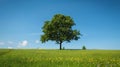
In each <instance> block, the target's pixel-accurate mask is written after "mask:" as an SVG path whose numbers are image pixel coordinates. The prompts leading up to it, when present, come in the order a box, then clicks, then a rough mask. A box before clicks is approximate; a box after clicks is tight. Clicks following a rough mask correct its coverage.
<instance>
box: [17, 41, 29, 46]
mask: <svg viewBox="0 0 120 67" xmlns="http://www.w3.org/2000/svg"><path fill="white" fill-rule="evenodd" d="M19 45H20V46H27V45H28V41H27V40H24V41H22V42H21V43H19Z"/></svg>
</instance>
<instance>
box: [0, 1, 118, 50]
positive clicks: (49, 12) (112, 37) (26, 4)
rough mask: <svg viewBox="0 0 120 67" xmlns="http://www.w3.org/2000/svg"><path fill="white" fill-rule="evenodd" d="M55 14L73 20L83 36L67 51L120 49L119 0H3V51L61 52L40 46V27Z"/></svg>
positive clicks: (0, 3) (0, 5) (0, 10)
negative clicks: (35, 50)
mask: <svg viewBox="0 0 120 67" xmlns="http://www.w3.org/2000/svg"><path fill="white" fill-rule="evenodd" d="M55 14H64V15H68V16H71V17H72V18H73V20H74V22H75V23H76V26H74V27H73V29H77V30H79V31H80V32H81V33H82V34H83V36H82V37H81V39H79V40H78V41H71V43H66V42H64V43H63V46H64V47H65V48H69V49H81V48H82V46H83V45H85V46H86V47H87V48H88V49H120V30H119V29H120V1H119V0H0V48H41V49H58V48H59V45H57V44H56V43H55V42H51V41H49V42H46V43H43V44H42V43H41V42H40V41H39V40H40V35H41V34H43V33H42V29H41V27H42V26H43V25H44V21H46V20H51V18H52V17H53V15H55Z"/></svg>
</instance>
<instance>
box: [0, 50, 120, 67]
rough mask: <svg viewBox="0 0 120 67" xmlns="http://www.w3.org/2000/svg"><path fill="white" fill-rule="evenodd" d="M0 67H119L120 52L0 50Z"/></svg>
mask: <svg viewBox="0 0 120 67" xmlns="http://www.w3.org/2000/svg"><path fill="white" fill-rule="evenodd" d="M0 67H120V50H40V49H0Z"/></svg>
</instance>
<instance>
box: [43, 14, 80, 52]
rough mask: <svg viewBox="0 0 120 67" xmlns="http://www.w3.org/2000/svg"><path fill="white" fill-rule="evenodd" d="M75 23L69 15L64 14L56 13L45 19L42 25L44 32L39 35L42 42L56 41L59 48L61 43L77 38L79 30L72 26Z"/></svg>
mask: <svg viewBox="0 0 120 67" xmlns="http://www.w3.org/2000/svg"><path fill="white" fill-rule="evenodd" d="M74 25H75V23H74V21H73V19H72V18H71V17H70V16H65V15H62V14H56V15H54V17H53V18H52V20H50V21H45V23H44V26H43V27H42V29H43V32H44V34H43V35H42V36H41V41H42V43H44V42H46V41H48V40H51V41H56V43H57V44H59V45H60V50H61V49H62V43H63V42H65V41H67V42H70V41H71V40H78V39H79V38H80V37H79V35H81V34H80V32H79V31H77V30H73V29H72V26H74Z"/></svg>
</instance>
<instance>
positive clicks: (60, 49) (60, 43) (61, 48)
mask: <svg viewBox="0 0 120 67" xmlns="http://www.w3.org/2000/svg"><path fill="white" fill-rule="evenodd" d="M60 50H62V42H60Z"/></svg>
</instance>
